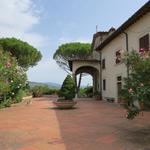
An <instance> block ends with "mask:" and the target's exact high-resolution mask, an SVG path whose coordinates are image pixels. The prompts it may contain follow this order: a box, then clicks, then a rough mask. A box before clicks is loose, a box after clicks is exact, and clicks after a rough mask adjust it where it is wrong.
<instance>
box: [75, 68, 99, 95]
mask: <svg viewBox="0 0 150 150" xmlns="http://www.w3.org/2000/svg"><path fill="white" fill-rule="evenodd" d="M81 73H82V74H83V73H86V74H89V75H91V76H92V79H93V94H94V93H96V92H99V91H100V88H99V85H100V84H99V70H98V69H97V68H95V67H92V66H82V67H79V68H77V69H76V70H74V78H75V81H76V76H77V75H78V74H81Z"/></svg>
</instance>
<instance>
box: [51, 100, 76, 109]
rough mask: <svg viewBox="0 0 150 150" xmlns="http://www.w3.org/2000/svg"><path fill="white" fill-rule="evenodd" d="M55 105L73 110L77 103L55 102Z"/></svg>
mask: <svg viewBox="0 0 150 150" xmlns="http://www.w3.org/2000/svg"><path fill="white" fill-rule="evenodd" d="M53 103H54V105H56V106H57V107H58V108H60V109H71V108H73V107H74V106H75V105H76V104H77V102H76V101H54V102H53Z"/></svg>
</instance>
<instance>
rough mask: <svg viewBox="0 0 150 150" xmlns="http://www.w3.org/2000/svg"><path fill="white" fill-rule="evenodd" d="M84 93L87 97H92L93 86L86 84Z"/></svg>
mask: <svg viewBox="0 0 150 150" xmlns="http://www.w3.org/2000/svg"><path fill="white" fill-rule="evenodd" d="M85 93H86V95H87V97H93V86H87V87H86V88H85Z"/></svg>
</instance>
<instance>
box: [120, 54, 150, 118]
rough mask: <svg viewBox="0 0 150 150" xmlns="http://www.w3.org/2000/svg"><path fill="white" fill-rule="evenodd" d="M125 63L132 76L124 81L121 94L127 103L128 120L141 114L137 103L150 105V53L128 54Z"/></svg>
mask: <svg viewBox="0 0 150 150" xmlns="http://www.w3.org/2000/svg"><path fill="white" fill-rule="evenodd" d="M124 63H125V64H126V65H128V67H129V69H130V74H129V77H128V78H125V79H124V80H125V84H124V88H123V91H122V92H121V94H122V96H123V98H124V100H125V101H126V102H125V108H126V109H127V111H128V113H127V118H128V119H133V118H134V117H135V116H136V115H137V114H139V112H140V108H138V107H137V106H135V101H137V102H138V103H139V104H140V103H144V104H145V105H146V106H148V105H149V104H150V78H149V74H150V52H149V51H143V52H141V53H137V52H136V51H132V52H130V53H127V54H126V55H125V57H124Z"/></svg>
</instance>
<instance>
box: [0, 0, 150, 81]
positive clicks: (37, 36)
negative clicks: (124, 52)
mask: <svg viewBox="0 0 150 150" xmlns="http://www.w3.org/2000/svg"><path fill="white" fill-rule="evenodd" d="M147 1H148V0H134V1H131V0H1V1H0V10H1V14H0V33H1V37H16V38H20V39H22V40H24V41H27V42H29V43H30V44H32V45H33V46H35V47H36V48H38V49H39V50H40V51H41V52H42V54H43V58H42V60H41V61H40V62H39V63H38V65H37V66H35V67H33V68H30V69H29V71H28V78H29V80H30V81H38V82H39V81H40V82H56V83H62V81H63V79H64V78H65V76H66V73H65V72H64V71H63V70H61V69H60V68H59V67H58V66H57V64H56V63H55V61H54V60H53V59H52V56H53V53H54V52H55V50H56V49H57V47H58V46H59V45H60V44H62V43H66V42H73V41H80V42H91V41H92V36H93V34H94V33H95V31H96V25H98V30H99V31H107V30H109V28H111V27H112V26H113V27H115V28H117V27H119V26H120V25H121V24H122V23H123V22H124V21H126V20H127V19H128V18H129V17H130V16H131V15H132V14H133V13H134V12H135V11H137V10H138V9H139V8H140V7H141V6H142V5H143V4H144V3H146V2H147ZM88 80H89V78H88V77H86V78H85V79H84V81H83V83H84V84H87V83H88ZM90 80H91V79H90Z"/></svg>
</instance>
